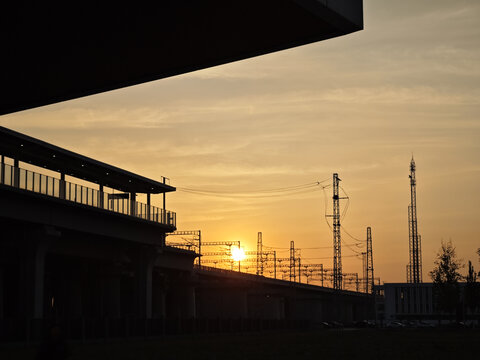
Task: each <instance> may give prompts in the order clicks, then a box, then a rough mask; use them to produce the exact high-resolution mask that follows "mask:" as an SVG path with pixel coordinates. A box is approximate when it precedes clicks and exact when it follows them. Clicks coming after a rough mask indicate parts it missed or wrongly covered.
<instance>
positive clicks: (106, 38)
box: [0, 0, 363, 115]
mask: <svg viewBox="0 0 480 360" xmlns="http://www.w3.org/2000/svg"><path fill="white" fill-rule="evenodd" d="M362 28H363V9H362V0H228V1H226V0H202V1H198V0H162V1H153V2H152V1H146V0H137V1H134V2H125V3H124V2H110V1H93V0H84V1H80V2H74V3H72V2H68V1H59V0H54V1H48V2H44V1H37V2H22V1H8V2H5V4H2V11H1V12H0V44H1V45H0V46H1V53H2V56H0V78H1V79H2V81H1V82H0V90H1V93H2V96H1V97H0V115H1V114H7V113H11V112H15V111H20V110H25V109H29V108H33V107H37V106H42V105H47V104H52V103H56V102H59V101H64V100H70V99H74V98H78V97H82V96H87V95H92V94H96V93H100V92H104V91H109V90H113V89H118V88H122V87H125V86H131V85H136V84H140V83H144V82H147V81H152V80H157V79H161V78H165V77H169V76H174V75H178V74H182V73H186V72H190V71H194V70H199V69H203V68H207V67H211V66H216V65H220V64H225V63H228V62H232V61H237V60H241V59H246V58H250V57H253V56H258V55H263V54H267V53H271V52H274V51H279V50H283V49H288V48H292V47H295V46H299V45H304V44H308V43H312V42H316V41H320V40H324V39H329V38H333V37H336V36H341V35H345V34H348V33H351V32H354V31H358V30H361V29H362Z"/></svg>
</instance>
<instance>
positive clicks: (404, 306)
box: [375, 283, 480, 324]
mask: <svg viewBox="0 0 480 360" xmlns="http://www.w3.org/2000/svg"><path fill="white" fill-rule="evenodd" d="M458 286H459V304H458V307H457V308H456V309H455V310H453V311H452V312H450V313H443V312H441V311H440V310H439V309H438V306H437V298H436V294H435V289H434V284H433V283H417V284H414V283H385V284H383V285H378V286H375V293H376V304H375V307H376V313H377V320H378V321H383V322H384V324H388V323H389V322H390V321H398V320H406V321H424V322H430V323H436V322H438V320H439V319H443V320H447V321H454V320H464V321H473V320H475V319H479V316H480V309H476V311H475V312H473V313H472V312H471V311H470V310H469V309H468V308H467V305H466V304H465V302H464V294H465V288H466V283H459V284H458Z"/></svg>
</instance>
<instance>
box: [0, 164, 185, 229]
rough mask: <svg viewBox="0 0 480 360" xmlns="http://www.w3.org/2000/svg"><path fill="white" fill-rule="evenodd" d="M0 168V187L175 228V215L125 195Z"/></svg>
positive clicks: (26, 171) (41, 175)
mask: <svg viewBox="0 0 480 360" xmlns="http://www.w3.org/2000/svg"><path fill="white" fill-rule="evenodd" d="M0 167H1V168H0V184H3V185H8V186H12V187H15V188H18V189H22V190H27V191H32V192H35V193H38V194H43V195H47V196H52V197H55V198H58V199H64V200H68V201H72V202H75V203H78V204H83V205H88V206H92V207H95V208H100V209H104V210H109V211H113V212H116V213H120V214H124V215H129V216H134V217H137V218H141V219H144V220H148V221H153V222H157V223H160V224H165V225H171V226H174V227H175V226H176V222H177V218H176V214H175V213H174V212H173V211H167V210H164V209H161V208H159V207H156V206H153V205H147V204H143V203H140V202H137V201H133V202H132V200H131V199H129V198H125V197H123V196H119V195H124V194H111V193H106V192H103V191H99V190H96V189H92V188H89V187H86V186H83V185H80V184H75V183H72V182H69V181H65V180H61V179H57V178H54V177H51V176H48V175H44V174H39V173H36V172H33V171H30V170H26V169H22V168H19V167H14V166H11V165H8V164H1V165H0Z"/></svg>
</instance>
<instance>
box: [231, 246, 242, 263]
mask: <svg viewBox="0 0 480 360" xmlns="http://www.w3.org/2000/svg"><path fill="white" fill-rule="evenodd" d="M232 258H233V260H234V261H242V260H243V259H245V251H244V250H243V248H240V247H232Z"/></svg>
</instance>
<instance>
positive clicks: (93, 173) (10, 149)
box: [0, 126, 176, 194]
mask: <svg viewBox="0 0 480 360" xmlns="http://www.w3.org/2000/svg"><path fill="white" fill-rule="evenodd" d="M0 154H1V155H4V156H7V157H10V158H12V159H17V160H19V161H22V162H25V163H29V164H32V165H35V166H38V167H42V168H45V169H48V170H52V171H56V172H59V173H63V174H65V175H70V176H73V177H76V178H78V179H82V180H86V181H90V182H92V183H97V184H99V185H104V186H108V187H110V188H113V189H116V190H120V191H124V192H129V193H146V194H159V193H167V192H171V191H175V190H176V189H175V187H173V186H170V185H169V184H167V183H164V180H166V178H162V181H161V182H159V181H155V180H151V179H148V178H146V177H143V176H140V175H137V174H134V173H131V172H129V171H126V170H123V169H120V168H117V167H115V166H112V165H108V164H105V163H103V162H100V161H98V160H95V159H92V158H89V157H86V156H83V155H80V154H77V153H74V152H72V151H69V150H66V149H63V148H61V147H58V146H55V145H52V144H49V143H47V142H45V141H42V140H38V139H35V138H33V137H30V136H27V135H24V134H21V133H18V132H16V131H13V130H10V129H7V128H5V127H3V126H0ZM165 182H166V181H165Z"/></svg>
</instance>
